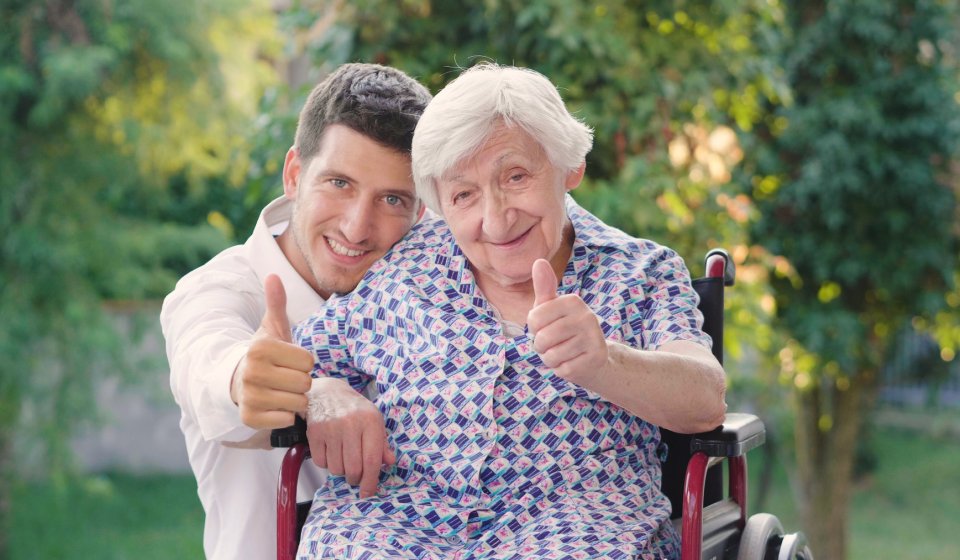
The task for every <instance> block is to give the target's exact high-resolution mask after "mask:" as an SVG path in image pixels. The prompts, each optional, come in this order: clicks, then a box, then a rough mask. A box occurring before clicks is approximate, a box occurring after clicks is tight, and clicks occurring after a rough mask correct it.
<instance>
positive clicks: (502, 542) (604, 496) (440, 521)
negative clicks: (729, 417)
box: [296, 64, 726, 559]
mask: <svg viewBox="0 0 960 560" xmlns="http://www.w3.org/2000/svg"><path fill="white" fill-rule="evenodd" d="M591 144H592V133H591V130H590V129H589V128H588V127H586V126H585V125H584V124H583V123H581V122H579V121H578V120H577V119H575V118H574V117H572V116H571V115H570V113H569V112H568V111H567V110H566V108H565V106H564V104H563V101H562V100H561V98H560V96H559V95H558V93H557V90H556V88H555V87H554V86H553V85H552V84H551V83H550V82H549V81H548V80H547V79H546V78H544V77H543V76H542V75H540V74H538V73H536V72H533V71H530V70H526V69H520V68H511V67H500V66H496V65H492V64H485V65H481V66H477V67H474V68H472V69H470V70H467V71H466V72H464V73H463V74H462V75H461V76H460V77H458V78H457V79H456V80H454V81H453V82H451V83H450V84H449V85H448V86H447V87H446V88H444V89H443V90H442V91H441V92H440V93H439V94H438V95H437V96H436V97H435V98H434V99H433V101H432V102H431V103H430V104H429V106H428V107H427V109H426V111H425V112H424V114H423V116H422V118H421V119H420V123H419V125H418V126H417V129H416V132H415V135H414V141H413V169H414V176H415V177H414V179H415V181H416V185H417V190H418V193H419V195H420V196H421V197H422V199H423V200H424V201H425V202H426V204H427V205H428V206H429V207H430V208H431V209H432V210H434V211H435V212H437V213H439V214H440V215H441V216H442V217H443V218H444V220H443V221H438V220H433V221H426V222H423V223H421V224H419V225H418V226H417V227H415V228H414V229H413V230H412V231H411V233H410V234H409V235H408V237H407V238H406V239H405V240H404V241H402V242H401V243H400V244H398V245H397V246H396V247H395V248H394V250H393V251H391V252H390V253H388V254H387V255H386V256H385V257H384V258H383V259H382V260H381V261H379V262H378V263H377V264H375V265H374V266H373V268H372V269H371V270H370V272H369V273H368V274H367V276H366V277H365V278H364V279H363V281H362V282H361V283H360V285H359V286H358V288H357V289H356V290H355V291H354V292H353V293H351V294H349V295H346V296H343V297H342V298H339V299H337V300H336V301H334V302H332V303H331V305H330V306H329V307H328V308H326V309H325V310H323V311H321V312H320V313H318V314H317V315H315V316H314V317H312V318H311V319H310V320H308V321H307V322H306V323H305V324H303V325H301V326H300V327H298V328H297V332H296V334H297V340H298V341H299V343H300V344H301V345H302V346H304V347H305V348H307V349H309V350H310V351H311V352H312V353H313V354H314V356H315V358H316V367H315V371H314V373H315V375H316V376H318V377H320V378H321V380H319V381H321V383H317V384H315V387H316V388H315V389H314V390H313V391H312V392H311V410H310V422H311V426H310V431H311V443H312V447H313V449H314V455H315V460H316V461H317V462H318V463H319V464H320V465H321V466H326V467H329V468H330V470H331V472H332V473H334V474H338V473H343V474H345V475H346V478H343V477H338V476H332V477H330V479H329V481H328V484H327V487H325V488H321V489H320V490H319V491H318V492H317V496H316V500H315V502H314V506H313V509H312V511H311V515H310V517H309V518H308V520H307V524H306V526H305V528H304V532H303V537H302V540H301V547H300V555H301V556H302V557H305V558H307V557H321V558H327V557H332V558H343V557H348V558H437V559H449V558H490V557H495V558H672V557H677V556H679V552H678V551H679V546H678V536H677V534H676V532H675V530H674V529H673V526H672V525H671V523H670V522H669V517H670V504H669V501H668V500H667V499H666V497H665V496H664V495H663V494H662V493H661V491H660V488H659V486H660V484H659V482H660V459H661V457H662V454H663V453H664V451H665V450H663V449H661V444H660V436H659V430H658V428H657V426H663V427H666V428H669V429H671V430H674V431H680V432H697V431H704V430H708V429H711V428H713V427H715V426H716V425H717V424H719V423H720V422H721V421H722V420H723V416H724V411H725V408H726V407H725V404H724V374H723V370H722V368H721V367H720V365H719V364H718V363H717V361H716V360H715V359H714V358H713V356H712V354H711V353H710V350H709V346H710V340H709V338H708V337H707V336H706V335H704V334H703V332H702V331H701V330H700V326H701V322H702V318H701V316H700V314H699V312H698V311H697V309H696V305H697V296H696V294H695V292H694V291H693V289H692V288H691V286H690V282H689V277H688V273H687V270H686V268H685V266H684V264H683V261H682V260H681V259H680V258H679V257H678V256H677V255H676V254H675V253H674V252H673V251H671V250H670V249H667V248H665V247H662V246H660V245H657V244H656V243H653V242H651V241H645V240H641V239H634V238H631V237H629V236H627V235H625V234H624V233H623V232H621V231H619V230H616V229H613V228H611V227H609V226H606V225H605V224H603V223H602V222H601V221H600V220H598V219H597V218H596V217H594V216H593V215H591V214H590V213H589V212H587V211H586V210H584V209H582V208H580V207H579V206H578V205H577V204H576V203H575V202H574V201H573V199H572V198H571V197H570V196H569V195H568V194H567V193H568V192H569V191H571V190H573V189H574V188H576V187H577V185H578V184H579V183H580V181H581V179H582V177H583V173H584V166H585V159H584V158H585V155H586V153H587V152H588V151H589V149H590V147H591ZM369 383H375V385H376V388H377V389H378V391H379V396H378V397H377V399H376V403H375V407H374V405H372V404H370V403H369V401H365V400H364V399H363V397H362V396H360V395H359V393H357V391H359V390H362V389H364V388H365V387H366V386H367V385H368V384H369ZM348 385H349V387H348ZM381 414H382V416H381ZM314 443H316V444H317V445H313V444H314ZM317 455H319V457H317ZM382 465H386V467H382ZM378 477H379V480H378ZM377 482H379V486H377ZM357 483H359V484H360V487H359V489H358V488H356V487H355V485H356V484H357ZM371 483H372V484H371Z"/></svg>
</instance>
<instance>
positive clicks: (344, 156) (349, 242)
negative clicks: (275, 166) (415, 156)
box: [281, 125, 419, 298]
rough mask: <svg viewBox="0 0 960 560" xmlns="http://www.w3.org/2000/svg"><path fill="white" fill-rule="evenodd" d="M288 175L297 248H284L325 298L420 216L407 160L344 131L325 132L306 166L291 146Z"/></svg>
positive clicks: (349, 285) (348, 284) (350, 285)
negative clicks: (316, 150)
mask: <svg viewBox="0 0 960 560" xmlns="http://www.w3.org/2000/svg"><path fill="white" fill-rule="evenodd" d="M283 175H284V192H285V194H286V196H287V198H290V199H292V200H294V209H293V218H292V220H291V222H290V228H289V230H288V232H287V233H291V234H292V236H293V241H294V242H295V246H293V247H291V244H290V243H289V239H288V242H287V243H286V244H285V243H284V242H283V240H281V246H282V247H284V248H285V251H284V252H285V253H286V254H287V258H288V259H290V262H291V263H292V264H293V266H294V268H295V269H296V270H297V271H298V272H299V273H300V275H301V276H303V277H304V278H305V279H306V280H307V282H308V283H309V284H310V285H311V286H312V287H313V289H314V290H316V291H317V293H318V294H320V295H321V296H323V297H324V298H329V297H330V295H331V294H333V293H346V292H349V291H351V290H353V289H354V288H355V287H356V286H357V283H358V282H360V279H361V278H363V275H364V274H365V273H366V272H367V269H369V268H370V266H371V265H372V264H373V263H374V262H375V261H376V260H377V259H379V258H380V257H382V256H383V255H384V254H385V253H386V252H387V251H388V250H389V249H390V247H392V246H393V244H394V243H396V242H397V241H399V240H400V238H401V237H403V236H404V235H405V234H406V233H407V231H409V230H410V228H411V227H412V226H413V224H414V223H415V222H416V220H417V218H418V215H419V204H418V202H417V198H416V195H415V190H414V185H413V179H412V176H411V170H410V158H409V156H407V155H404V154H401V153H399V152H396V151H394V150H392V149H390V148H386V147H384V146H382V145H380V144H378V143H377V142H375V141H373V140H371V139H370V138H368V137H367V136H364V135H363V134H360V133H359V132H356V131H354V130H353V129H351V128H348V127H346V126H342V125H333V126H330V127H329V128H327V130H326V131H325V132H324V134H323V140H322V142H321V144H320V150H319V152H317V154H316V155H315V156H314V157H313V158H312V159H311V160H310V162H309V163H308V165H307V166H306V167H304V166H303V162H302V161H301V160H300V157H299V154H298V153H297V152H296V149H295V148H292V149H291V150H290V152H288V153H287V160H286V162H285V164H284V174H283ZM285 235H286V234H285ZM288 237H289V236H288ZM288 249H292V250H288Z"/></svg>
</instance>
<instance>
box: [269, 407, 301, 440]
mask: <svg viewBox="0 0 960 560" xmlns="http://www.w3.org/2000/svg"><path fill="white" fill-rule="evenodd" d="M298 443H307V421H306V420H304V419H303V418H301V417H300V416H299V415H298V416H297V419H296V421H294V423H293V425H292V426H287V427H286V428H276V429H274V430H273V431H271V432H270V446H271V447H293V446H294V445H296V444H298Z"/></svg>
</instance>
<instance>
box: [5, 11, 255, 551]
mask: <svg viewBox="0 0 960 560" xmlns="http://www.w3.org/2000/svg"><path fill="white" fill-rule="evenodd" d="M257 10H259V14H260V15H259V16H257V17H261V18H262V16H263V15H264V14H266V15H267V16H270V13H269V12H267V11H266V10H265V9H264V6H263V5H262V4H261V5H260V6H259V8H257V7H254V8H250V7H247V6H246V4H245V3H244V5H243V6H241V5H239V4H238V5H234V4H233V2H231V1H230V0H210V1H207V2H192V1H187V0H177V1H171V2H161V3H154V2H147V1H131V2H120V3H113V2H99V1H82V0H77V1H69V0H54V1H50V2H43V3H39V2H26V1H7V2H4V3H3V4H2V5H0V19H2V21H4V22H5V23H8V22H9V24H8V25H5V28H6V31H5V32H4V33H3V34H2V36H0V239H2V242H0V265H2V270H3V281H2V283H0V316H2V317H3V322H2V327H0V355H2V356H3V360H2V365H0V556H3V552H4V551H5V550H6V533H5V531H6V529H7V526H8V515H9V511H10V489H11V486H12V484H11V483H12V480H13V475H14V465H13V455H12V454H13V443H14V435H15V434H17V430H18V428H23V429H24V430H26V431H27V432H28V433H29V434H31V436H33V438H34V439H36V440H39V441H41V442H43V444H44V448H45V449H46V454H45V456H46V465H47V466H48V469H49V470H50V471H51V472H55V473H64V472H69V467H70V455H69V453H68V442H69V435H70V434H71V433H72V430H73V429H74V428H75V427H76V426H77V425H78V423H79V422H80V421H81V420H83V419H89V418H91V417H92V416H94V414H95V411H92V410H91V404H92V402H93V399H92V386H93V381H94V380H95V379H96V378H97V376H98V375H101V372H100V370H106V371H108V372H109V371H112V370H117V369H121V368H122V367H123V365H124V360H123V353H122V347H123V345H124V341H123V340H122V339H121V338H120V337H119V336H117V334H116V333H115V332H114V331H113V329H112V327H111V324H110V322H109V321H108V319H107V317H106V316H105V314H104V313H103V310H102V303H103V301H105V300H107V299H117V298H143V297H157V296H162V295H163V294H165V293H166V292H167V291H169V290H170V289H171V287H172V284H173V281H174V280H175V279H176V278H177V277H178V276H179V275H180V274H182V273H183V272H184V271H185V270H187V269H189V268H191V267H193V266H195V265H196V264H198V263H199V262H202V260H204V259H206V258H208V257H209V256H211V255H212V254H213V253H214V252H215V251H217V250H219V249H220V248H222V247H223V246H224V245H225V244H226V243H227V237H228V235H227V234H228V233H229V225H230V224H229V222H228V221H227V220H226V219H225V218H224V217H223V216H222V215H218V214H216V213H210V211H209V208H211V207H213V208H216V207H217V205H215V204H219V203H215V202H214V201H211V197H213V196H216V195H219V194H223V193H225V192H228V191H230V190H231V189H232V190H233V191H236V190H237V188H236V186H235V185H238V184H240V183H242V181H243V179H244V175H245V173H246V166H245V162H244V161H242V159H241V158H240V157H239V156H240V155H242V154H243V153H244V149H245V148H244V146H243V144H244V143H245V142H246V137H245V135H244V134H243V133H242V132H243V131H244V130H246V129H245V128H244V124H245V123H246V122H249V120H251V119H252V116H246V117H245V115H248V113H252V108H245V107H244V106H243V104H242V99H241V100H240V101H237V100H234V99H231V97H230V96H229V95H227V93H228V92H245V91H248V90H249V89H250V87H251V86H250V85H247V86H244V87H240V86H241V85H242V84H239V85H238V84H237V83H236V82H232V83H230V84H229V85H230V86H231V87H230V88H228V87H227V86H228V84H227V83H225V79H226V78H230V77H235V73H231V69H230V68H229V67H227V66H226V64H224V63H223V58H222V57H221V55H222V50H223V49H224V48H226V49H230V48H234V47H242V46H243V45H242V44H241V43H238V42H237V37H243V36H244V35H243V34H240V33H238V31H240V30H242V31H244V32H246V33H247V34H249V35H250V36H252V37H254V38H256V39H258V40H259V39H261V38H262V37H263V36H264V35H265V33H264V31H269V32H272V31H273V28H272V19H269V17H268V18H267V19H265V20H264V19H260V20H259V21H262V22H264V23H257V21H258V20H257V18H256V17H254V15H255V14H254V12H256V11H257ZM264 25H266V27H264ZM241 52H245V51H242V50H241ZM256 54H257V53H255V52H250V53H249V54H248V56H247V60H246V61H241V60H240V59H241V57H240V56H238V55H236V54H234V55H233V57H234V58H233V60H235V61H236V62H237V63H244V62H245V63H246V64H247V66H246V68H245V69H244V73H245V75H247V76H249V77H250V78H251V79H252V82H251V83H252V84H253V85H256V84H257V83H258V82H259V81H261V77H259V76H257V74H256V73H255V69H256V68H258V64H256V63H252V62H253V61H254V60H255V59H254V57H255V56H256ZM257 87H259V86H257ZM241 148H244V149H241ZM231 171H234V173H233V174H232V175H231ZM253 205H256V201H254V203H253ZM216 225H220V226H221V227H220V229H219V230H218V229H217V227H215V226H216ZM25 413H29V415H30V417H31V418H32V420H33V421H32V422H31V423H30V424H29V425H23V424H21V423H20V421H21V419H22V418H23V415H24V414H25Z"/></svg>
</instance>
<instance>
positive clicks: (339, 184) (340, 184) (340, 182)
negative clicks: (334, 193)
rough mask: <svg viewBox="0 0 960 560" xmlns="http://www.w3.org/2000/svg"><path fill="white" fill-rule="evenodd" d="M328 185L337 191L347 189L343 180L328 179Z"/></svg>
mask: <svg viewBox="0 0 960 560" xmlns="http://www.w3.org/2000/svg"><path fill="white" fill-rule="evenodd" d="M330 184H331V185H333V186H334V187H337V188H338V189H343V188H346V187H347V182H346V181H344V180H343V179H330Z"/></svg>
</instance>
